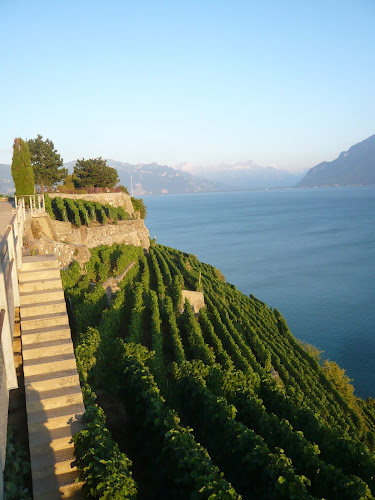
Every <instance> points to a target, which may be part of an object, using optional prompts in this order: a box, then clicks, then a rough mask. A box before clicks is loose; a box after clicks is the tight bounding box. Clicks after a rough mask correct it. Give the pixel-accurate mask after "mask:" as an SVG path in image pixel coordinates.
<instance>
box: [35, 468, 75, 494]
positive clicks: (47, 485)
mask: <svg viewBox="0 0 375 500" xmlns="http://www.w3.org/2000/svg"><path fill="white" fill-rule="evenodd" d="M76 478H78V471H77V470H72V471H70V472H65V473H64V474H59V475H57V476H51V477H48V478H41V479H37V480H35V481H33V496H34V500H35V499H46V500H53V499H55V498H56V499H59V500H61V499H62V498H71V496H66V495H67V493H68V489H67V488H66V487H68V486H70V488H69V493H72V492H73V491H77V490H78V488H79V489H80V488H81V487H79V486H76V485H77V484H78V483H75V480H76ZM62 489H64V496H62V491H61V490H62Z"/></svg>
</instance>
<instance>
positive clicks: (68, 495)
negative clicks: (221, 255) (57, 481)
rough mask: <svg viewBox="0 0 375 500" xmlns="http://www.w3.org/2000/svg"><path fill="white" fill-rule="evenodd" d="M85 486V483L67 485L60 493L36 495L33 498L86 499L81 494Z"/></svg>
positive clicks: (41, 499)
mask: <svg viewBox="0 0 375 500" xmlns="http://www.w3.org/2000/svg"><path fill="white" fill-rule="evenodd" d="M83 485H84V483H83V481H80V482H78V483H71V484H67V485H65V486H60V488H59V490H58V491H54V492H51V491H48V492H46V493H37V494H36V495H35V494H34V497H33V498H34V500H65V499H69V500H80V499H83V498H84V497H83V496H82V494H81V489H82V486H83Z"/></svg>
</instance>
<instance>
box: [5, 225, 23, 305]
mask: <svg viewBox="0 0 375 500" xmlns="http://www.w3.org/2000/svg"><path fill="white" fill-rule="evenodd" d="M15 219H16V218H15ZM14 222H16V221H14ZM8 227H9V228H10V233H9V236H8V254H9V261H11V260H12V259H13V260H14V265H13V267H12V276H11V279H12V289H13V300H14V307H19V306H20V305H21V302H20V289H19V286H18V272H17V267H18V265H17V255H16V249H15V246H14V233H13V226H10V225H9V226H8Z"/></svg>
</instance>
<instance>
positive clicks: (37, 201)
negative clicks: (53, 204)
mask: <svg viewBox="0 0 375 500" xmlns="http://www.w3.org/2000/svg"><path fill="white" fill-rule="evenodd" d="M14 201H15V204H16V207H17V206H18V205H19V204H20V203H21V205H22V211H23V216H24V219H26V212H28V213H31V215H34V214H37V213H39V214H41V213H43V212H45V211H46V205H45V199H44V194H24V195H22V196H17V195H15V196H14Z"/></svg>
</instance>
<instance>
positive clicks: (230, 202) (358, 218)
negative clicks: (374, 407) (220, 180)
mask: <svg viewBox="0 0 375 500" xmlns="http://www.w3.org/2000/svg"><path fill="white" fill-rule="evenodd" d="M144 200H145V203H146V205H147V210H148V213H147V218H146V225H147V227H148V229H149V231H150V236H151V237H152V238H153V237H154V236H156V241H157V242H158V243H161V244H163V245H167V246H171V247H173V248H177V249H179V250H183V251H184V252H188V253H192V254H194V255H196V256H197V257H198V259H199V260H201V261H203V262H207V263H209V264H212V265H213V266H215V267H217V268H219V269H220V270H221V271H222V273H223V274H224V275H225V277H226V279H227V281H228V282H230V283H233V284H235V285H236V287H237V288H238V289H239V290H241V291H242V292H243V293H245V294H247V295H248V294H250V293H252V294H253V295H255V296H256V297H257V298H258V299H260V300H262V301H264V302H266V303H267V304H268V306H273V307H277V309H279V311H280V312H281V313H282V314H283V315H284V317H285V319H286V321H287V323H288V325H289V327H290V329H291V331H292V333H293V335H294V336H295V337H297V338H299V339H302V340H305V341H306V342H308V343H311V344H313V345H315V346H317V347H318V348H319V349H322V350H324V354H323V357H324V358H329V359H330V360H332V361H336V362H337V363H338V364H339V365H340V366H341V367H342V368H345V370H346V374H347V375H348V376H349V377H350V378H352V379H354V382H353V384H354V386H355V394H356V395H357V396H360V397H364V398H366V397H368V396H372V397H375V369H374V367H375V307H374V296H375V294H374V292H375V187H353V188H328V189H280V190H268V191H239V192H227V193H199V194H183V195H166V196H145V197H144Z"/></svg>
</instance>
